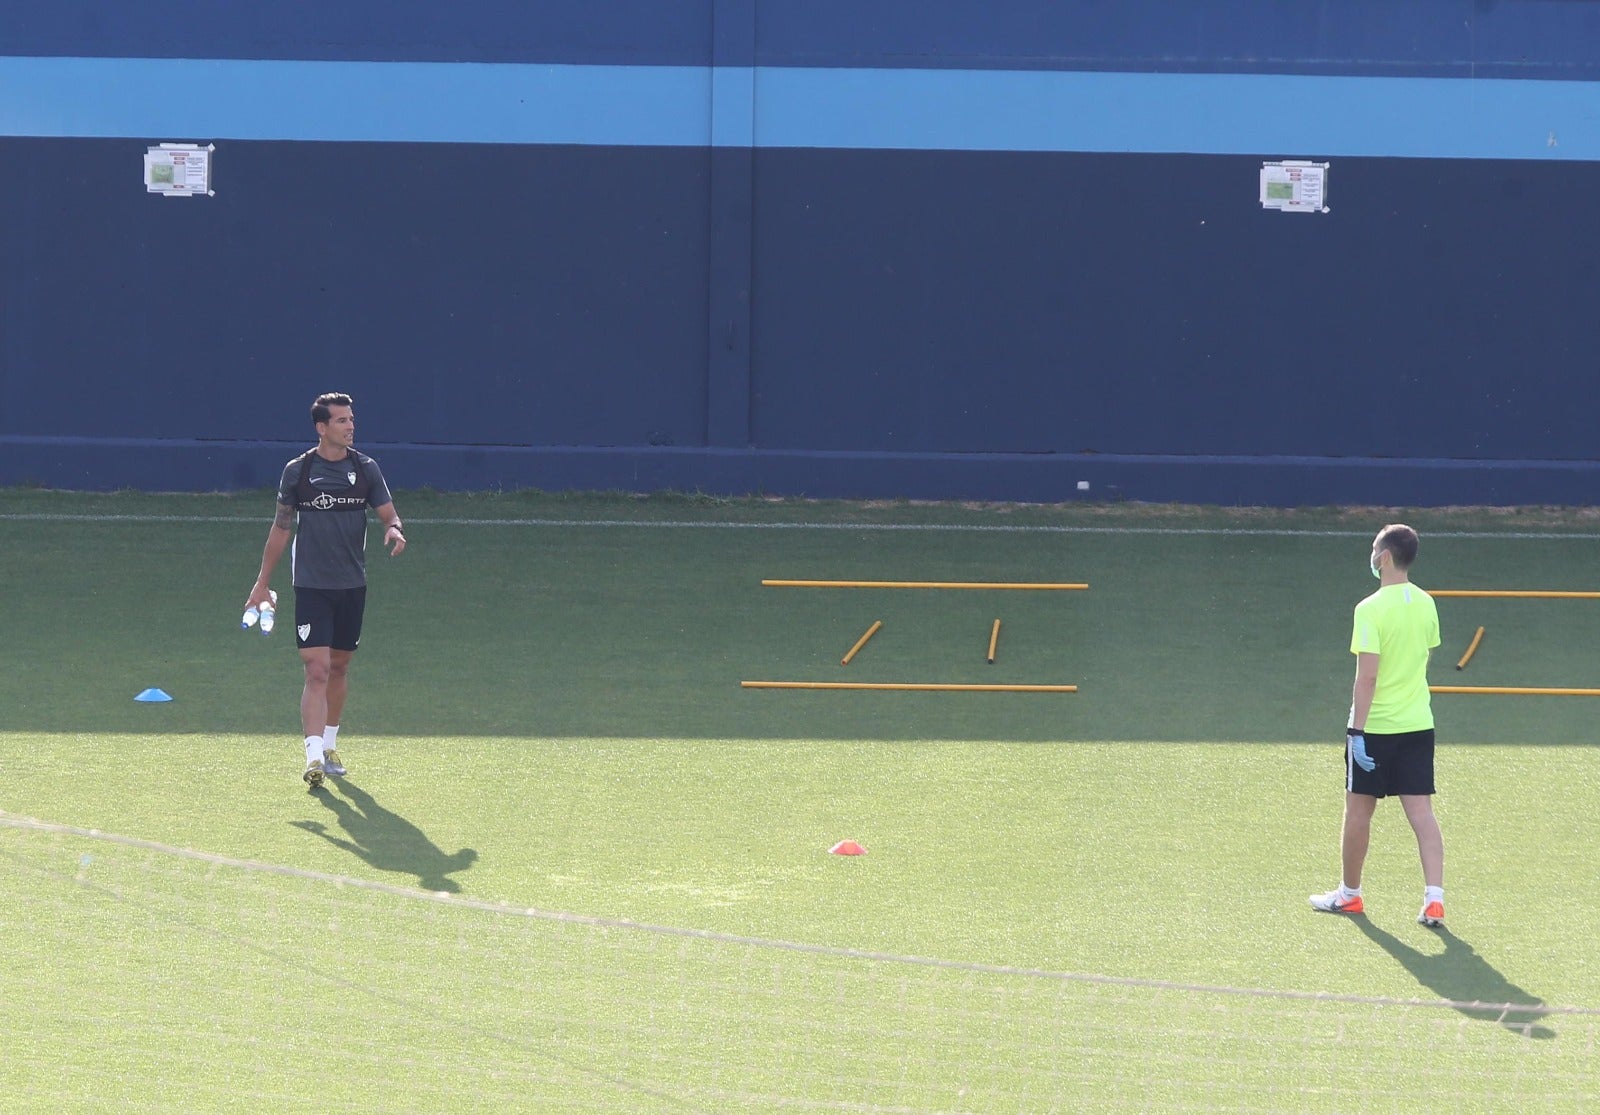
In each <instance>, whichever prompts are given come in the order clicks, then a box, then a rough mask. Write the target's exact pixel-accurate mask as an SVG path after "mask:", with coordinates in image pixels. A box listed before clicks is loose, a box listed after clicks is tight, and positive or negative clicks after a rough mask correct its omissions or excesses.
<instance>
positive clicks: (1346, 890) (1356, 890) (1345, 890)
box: [1339, 879, 1361, 898]
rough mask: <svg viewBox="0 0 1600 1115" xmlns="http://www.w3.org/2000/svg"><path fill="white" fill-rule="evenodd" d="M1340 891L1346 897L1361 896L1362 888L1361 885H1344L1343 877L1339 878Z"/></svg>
mask: <svg viewBox="0 0 1600 1115" xmlns="http://www.w3.org/2000/svg"><path fill="white" fill-rule="evenodd" d="M1339 893H1340V894H1342V895H1344V897H1346V898H1360V897H1361V888H1360V887H1347V886H1345V885H1344V880H1343V879H1341V880H1339Z"/></svg>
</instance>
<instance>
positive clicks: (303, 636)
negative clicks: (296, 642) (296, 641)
mask: <svg viewBox="0 0 1600 1115" xmlns="http://www.w3.org/2000/svg"><path fill="white" fill-rule="evenodd" d="M294 630H295V634H297V635H299V636H300V641H301V642H302V643H303V642H305V641H306V640H307V639H309V638H311V625H310V624H309V623H302V624H301V625H300V626H299V627H296V628H295V629H294Z"/></svg>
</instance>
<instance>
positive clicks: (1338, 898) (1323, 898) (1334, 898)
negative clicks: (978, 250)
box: [1310, 887, 1366, 914]
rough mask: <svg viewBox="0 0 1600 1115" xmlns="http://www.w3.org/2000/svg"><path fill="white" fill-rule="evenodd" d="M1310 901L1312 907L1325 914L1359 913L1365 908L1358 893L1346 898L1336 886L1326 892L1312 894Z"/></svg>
mask: <svg viewBox="0 0 1600 1115" xmlns="http://www.w3.org/2000/svg"><path fill="white" fill-rule="evenodd" d="M1310 901H1311V906H1312V909H1316V910H1321V911H1322V912H1323V913H1325V914H1359V913H1363V912H1365V909H1366V908H1365V907H1364V906H1362V905H1361V896H1360V895H1359V894H1353V895H1351V896H1350V897H1349V898H1346V897H1345V896H1344V894H1343V892H1342V891H1340V890H1339V889H1338V888H1337V887H1335V888H1334V889H1333V890H1330V891H1329V892H1328V893H1327V894H1313V895H1312V896H1311V899H1310Z"/></svg>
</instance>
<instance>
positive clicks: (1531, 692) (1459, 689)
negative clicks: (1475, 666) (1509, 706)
mask: <svg viewBox="0 0 1600 1115" xmlns="http://www.w3.org/2000/svg"><path fill="white" fill-rule="evenodd" d="M1428 692H1429V693H1508V694H1511V695H1513V696H1518V697H1600V689H1532V688H1527V687H1525V686H1518V685H1430V686H1428Z"/></svg>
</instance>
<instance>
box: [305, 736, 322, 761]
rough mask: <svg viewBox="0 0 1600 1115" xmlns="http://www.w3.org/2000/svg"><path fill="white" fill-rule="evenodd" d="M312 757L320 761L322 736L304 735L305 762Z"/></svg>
mask: <svg viewBox="0 0 1600 1115" xmlns="http://www.w3.org/2000/svg"><path fill="white" fill-rule="evenodd" d="M313 759H315V760H316V761H317V762H319V763H320V762H322V737H321V736H307V737H306V762H308V763H309V762H311V761H312V760H313Z"/></svg>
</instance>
